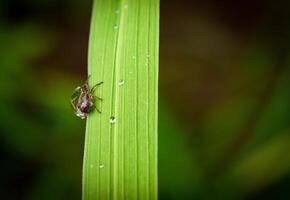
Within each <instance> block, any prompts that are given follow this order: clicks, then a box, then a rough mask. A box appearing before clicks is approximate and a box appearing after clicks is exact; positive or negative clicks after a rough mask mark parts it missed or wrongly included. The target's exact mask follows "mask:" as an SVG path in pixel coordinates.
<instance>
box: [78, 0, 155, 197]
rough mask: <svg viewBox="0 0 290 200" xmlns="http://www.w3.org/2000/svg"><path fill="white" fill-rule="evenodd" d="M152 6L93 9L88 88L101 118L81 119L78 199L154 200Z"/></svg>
mask: <svg viewBox="0 0 290 200" xmlns="http://www.w3.org/2000/svg"><path fill="white" fill-rule="evenodd" d="M158 21H159V4H158V1H157V0H150V1H147V0H141V1H135V0H128V1H114V0H108V1H100V0H96V1H95V2H94V6H93V15H92V21H91V34H90V44H89V59H88V62H89V63H88V65H89V66H88V73H89V75H91V77H90V80H89V84H90V85H91V86H92V85H94V84H95V83H98V82H100V81H103V82H104V84H102V85H101V86H100V87H99V88H98V89H99V90H98V91H96V95H97V96H99V97H101V98H103V101H102V102H101V103H100V104H99V105H98V107H99V108H100V109H101V111H102V113H101V114H99V113H97V112H95V113H93V114H91V115H90V116H89V117H88V119H87V127H86V142H85V155H84V168H83V199H85V200H88V199H101V200H106V199H157V81H158V31H159V23H158Z"/></svg>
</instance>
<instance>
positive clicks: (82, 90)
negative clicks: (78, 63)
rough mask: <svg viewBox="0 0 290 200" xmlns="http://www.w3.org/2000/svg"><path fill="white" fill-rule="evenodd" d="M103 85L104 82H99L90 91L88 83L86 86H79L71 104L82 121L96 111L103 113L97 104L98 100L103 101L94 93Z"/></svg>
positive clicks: (72, 96)
mask: <svg viewBox="0 0 290 200" xmlns="http://www.w3.org/2000/svg"><path fill="white" fill-rule="evenodd" d="M102 83H103V82H99V83H97V84H95V85H94V86H93V87H92V88H91V89H90V87H89V84H88V81H86V83H85V84H83V85H81V86H78V87H77V88H76V89H75V91H74V92H73V94H72V95H71V100H70V103H71V106H72V108H73V110H74V112H75V114H76V116H78V117H80V118H81V119H85V118H86V117H87V116H88V114H89V113H90V112H92V111H94V110H95V109H96V110H97V111H98V112H99V113H101V111H100V110H99V109H98V108H97V107H96V105H95V104H96V101H97V100H101V101H102V100H103V99H102V98H100V97H97V96H95V95H94V91H95V89H96V88H97V87H98V86H99V85H101V84H102Z"/></svg>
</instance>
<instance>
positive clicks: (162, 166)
mask: <svg viewBox="0 0 290 200" xmlns="http://www.w3.org/2000/svg"><path fill="white" fill-rule="evenodd" d="M90 14H91V1H82V0H41V1H39V0H26V1H23V0H1V1H0V70H1V71H0V158H1V163H0V170H1V172H0V199H9V200H63V199H70V200H74V199H76V200H78V199H81V175H82V174H81V173H82V155H83V145H84V128H85V124H84V121H81V120H79V119H77V118H76V117H75V116H74V115H73V113H72V111H71V110H70V106H69V97H70V94H71V92H72V91H73V89H74V87H75V86H76V85H78V84H81V83H82V82H84V80H85V79H86V58H87V43H88V33H89V23H90ZM160 31H161V32H160V83H159V85H160V87H159V88H160V96H159V98H160V102H159V197H160V199H161V200H163V199H164V200H180V199H188V200H191V199H192V200H219V199H223V200H227V199H229V200H231V199H235V200H239V199H246V200H256V199H262V200H264V199H275V200H276V199H290V135H289V134H290V3H289V1H287V0H284V1H282V0H275V1H274V0H272V1H270V0H236V1H232V0H220V1H216V0H194V1H186V0H166V1H165V0H164V1H161V30H160Z"/></svg>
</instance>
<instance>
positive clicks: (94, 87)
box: [91, 81, 104, 93]
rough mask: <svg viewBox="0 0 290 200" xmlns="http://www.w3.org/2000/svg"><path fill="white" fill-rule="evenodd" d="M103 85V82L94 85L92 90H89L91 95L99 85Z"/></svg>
mask: <svg viewBox="0 0 290 200" xmlns="http://www.w3.org/2000/svg"><path fill="white" fill-rule="evenodd" d="M103 83H104V82H103V81H101V82H99V83H97V84H95V85H94V86H93V87H92V89H91V93H94V91H95V89H96V88H97V87H98V86H99V85H102V84H103Z"/></svg>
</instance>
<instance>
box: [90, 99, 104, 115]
mask: <svg viewBox="0 0 290 200" xmlns="http://www.w3.org/2000/svg"><path fill="white" fill-rule="evenodd" d="M91 99H92V102H93V104H94V105H93V107H92V108H93V109H96V110H97V111H98V113H102V111H101V110H100V109H99V108H97V106H96V100H97V99H98V100H103V99H102V98H100V97H97V96H91Z"/></svg>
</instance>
